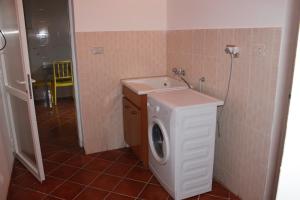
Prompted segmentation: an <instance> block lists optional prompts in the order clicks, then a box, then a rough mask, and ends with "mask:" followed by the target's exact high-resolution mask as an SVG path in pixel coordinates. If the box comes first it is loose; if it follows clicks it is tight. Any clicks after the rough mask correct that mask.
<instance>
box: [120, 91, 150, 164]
mask: <svg viewBox="0 0 300 200" xmlns="http://www.w3.org/2000/svg"><path fill="white" fill-rule="evenodd" d="M123 122H124V123H123V124H124V138H125V141H126V143H127V144H128V145H129V146H130V147H131V148H132V150H133V152H134V153H135V154H136V155H137V157H138V158H139V159H140V160H141V161H142V162H143V164H144V166H145V167H148V116H147V95H137V94H136V93H134V92H133V91H131V90H130V89H128V88H127V87H125V86H123Z"/></svg>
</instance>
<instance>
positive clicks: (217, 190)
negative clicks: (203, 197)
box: [206, 182, 229, 198]
mask: <svg viewBox="0 0 300 200" xmlns="http://www.w3.org/2000/svg"><path fill="white" fill-rule="evenodd" d="M206 194H209V195H213V196H216V197H225V198H229V191H228V190H227V189H226V188H224V187H223V186H222V185H221V184H220V183H217V182H213V184H212V191H211V192H208V193H206Z"/></svg>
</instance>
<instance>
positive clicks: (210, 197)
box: [198, 194, 229, 200]
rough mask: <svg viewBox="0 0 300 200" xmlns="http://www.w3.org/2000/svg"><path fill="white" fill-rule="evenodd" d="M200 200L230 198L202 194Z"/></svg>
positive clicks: (223, 199) (224, 199)
mask: <svg viewBox="0 0 300 200" xmlns="http://www.w3.org/2000/svg"><path fill="white" fill-rule="evenodd" d="M198 199H199V200H226V199H228V198H224V197H216V196H213V195H208V194H201V195H200V196H199V198H198ZM228 200H229V199H228Z"/></svg>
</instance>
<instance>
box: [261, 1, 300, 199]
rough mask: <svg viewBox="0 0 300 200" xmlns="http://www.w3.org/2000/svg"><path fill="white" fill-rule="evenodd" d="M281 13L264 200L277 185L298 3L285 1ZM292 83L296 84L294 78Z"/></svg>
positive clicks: (295, 41)
mask: <svg viewBox="0 0 300 200" xmlns="http://www.w3.org/2000/svg"><path fill="white" fill-rule="evenodd" d="M284 10H285V18H284V25H283V29H282V37H281V50H280V58H279V66H278V75H277V80H278V81H277V86H276V88H277V89H276V97H275V110H274V118H273V126H272V138H271V149H270V156H269V166H268V176H267V185H266V189H267V191H266V198H267V199H269V198H272V197H275V194H276V192H275V191H274V189H276V184H277V181H278V179H277V178H278V177H277V176H278V174H279V170H280V169H279V165H280V162H281V158H280V156H282V146H283V142H284V135H285V131H286V122H287V115H288V109H289V94H290V92H291V87H292V81H293V71H294V64H295V55H296V48H297V37H298V29H299V21H300V1H299V0H287V1H286V5H285V7H284ZM298 54H299V50H298ZM298 57H299V56H298ZM299 64H300V63H299V62H298V65H299ZM294 79H295V80H297V78H294ZM294 84H295V83H294ZM290 109H293V108H290ZM286 199H289V198H286ZM292 199H293V198H292ZM294 199H295V198H294ZM296 199H297V198H296Z"/></svg>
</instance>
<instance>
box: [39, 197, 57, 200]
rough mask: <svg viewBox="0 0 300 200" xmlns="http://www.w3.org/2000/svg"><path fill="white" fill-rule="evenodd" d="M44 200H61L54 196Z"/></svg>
mask: <svg viewBox="0 0 300 200" xmlns="http://www.w3.org/2000/svg"><path fill="white" fill-rule="evenodd" d="M43 200H61V199H59V198H56V197H52V196H47V197H46V198H45V199H43Z"/></svg>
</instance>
